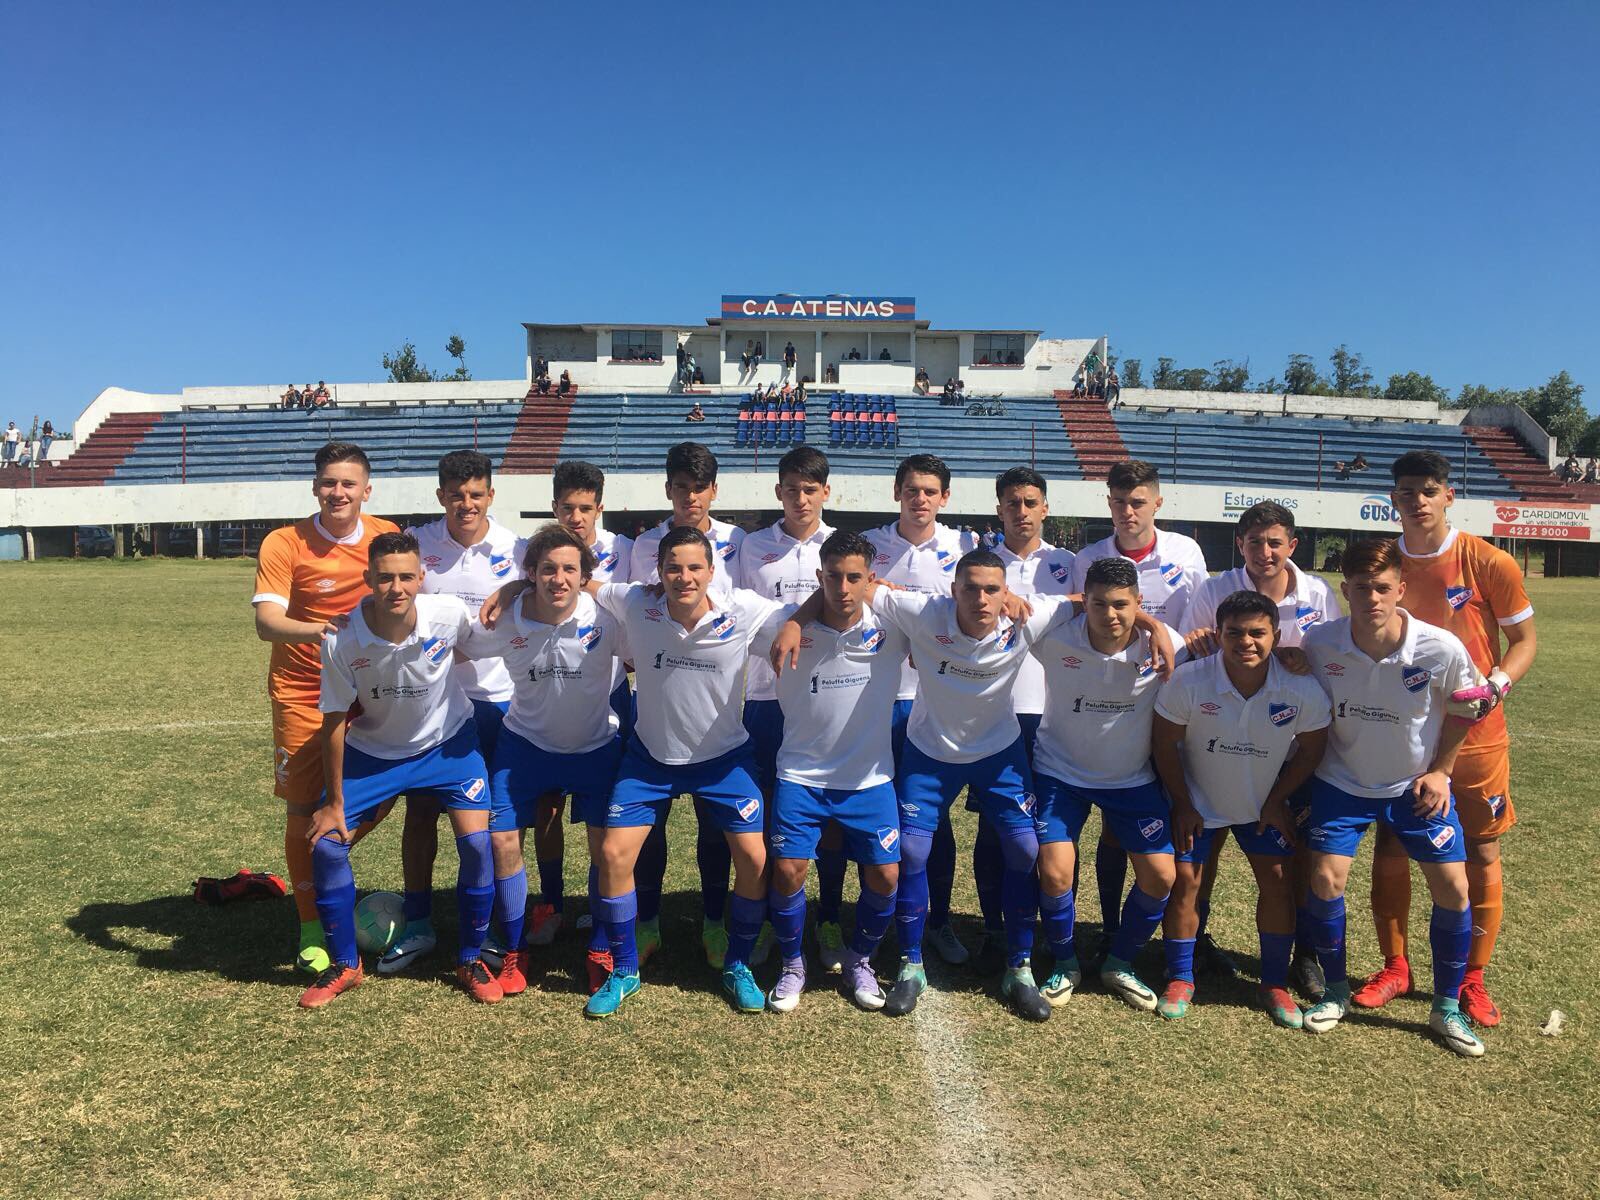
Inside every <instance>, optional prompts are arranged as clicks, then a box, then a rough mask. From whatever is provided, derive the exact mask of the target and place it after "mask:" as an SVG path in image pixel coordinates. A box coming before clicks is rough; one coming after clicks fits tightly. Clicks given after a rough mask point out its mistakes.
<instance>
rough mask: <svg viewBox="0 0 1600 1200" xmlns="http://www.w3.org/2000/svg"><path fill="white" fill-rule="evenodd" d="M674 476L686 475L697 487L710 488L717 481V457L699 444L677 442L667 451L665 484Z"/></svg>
mask: <svg viewBox="0 0 1600 1200" xmlns="http://www.w3.org/2000/svg"><path fill="white" fill-rule="evenodd" d="M674 475H687V476H688V477H689V478H690V479H692V480H694V482H695V485H696V486H697V487H710V486H711V485H712V484H713V483H715V482H716V481H717V456H716V455H715V454H713V453H711V451H709V450H707V449H706V448H705V447H704V446H702V445H701V444H700V443H699V442H679V443H678V444H677V445H676V446H674V447H672V449H670V450H668V451H667V482H668V483H671V482H672V477H673V476H674Z"/></svg>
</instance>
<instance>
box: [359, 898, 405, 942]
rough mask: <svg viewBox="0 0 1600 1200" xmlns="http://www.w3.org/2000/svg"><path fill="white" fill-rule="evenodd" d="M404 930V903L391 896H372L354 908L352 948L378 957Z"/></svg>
mask: <svg viewBox="0 0 1600 1200" xmlns="http://www.w3.org/2000/svg"><path fill="white" fill-rule="evenodd" d="M405 927H406V916H405V901H404V900H402V899H401V898H400V896H399V894H398V893H395V892H373V893H372V895H370V896H367V897H365V898H363V899H362V901H361V902H360V903H359V904H357V905H356V945H357V946H359V947H361V949H362V950H364V951H366V952H367V953H368V954H382V953H383V952H384V951H385V950H387V949H388V948H389V947H390V946H392V945H394V940H395V938H397V937H399V936H400V931H401V930H402V929H404V928H405Z"/></svg>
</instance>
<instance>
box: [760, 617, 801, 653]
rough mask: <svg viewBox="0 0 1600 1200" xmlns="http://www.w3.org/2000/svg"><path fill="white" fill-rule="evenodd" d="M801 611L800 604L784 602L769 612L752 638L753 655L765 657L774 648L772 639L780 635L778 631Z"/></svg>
mask: <svg viewBox="0 0 1600 1200" xmlns="http://www.w3.org/2000/svg"><path fill="white" fill-rule="evenodd" d="M799 611H800V606H799V605H798V604H784V605H780V606H779V607H777V608H775V609H774V610H773V611H772V612H770V613H768V614H767V618H766V620H764V621H762V622H761V624H760V625H758V626H757V627H756V631H755V633H754V635H752V637H751V638H750V654H751V656H752V657H755V658H765V657H766V655H767V652H768V651H769V650H771V649H772V640H773V639H774V638H775V637H777V636H778V631H779V630H780V629H782V628H783V627H784V625H785V624H787V623H788V620H789V618H790V617H792V616H794V614H795V613H797V612H799Z"/></svg>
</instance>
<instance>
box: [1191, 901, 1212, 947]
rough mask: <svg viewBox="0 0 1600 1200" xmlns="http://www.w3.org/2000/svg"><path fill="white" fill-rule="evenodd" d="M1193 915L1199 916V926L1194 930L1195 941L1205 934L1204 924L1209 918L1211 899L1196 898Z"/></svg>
mask: <svg viewBox="0 0 1600 1200" xmlns="http://www.w3.org/2000/svg"><path fill="white" fill-rule="evenodd" d="M1194 911H1195V915H1196V916H1197V917H1199V918H1200V928H1199V929H1196V930H1195V931H1194V937H1195V941H1199V940H1200V939H1201V938H1203V937H1205V935H1206V924H1207V922H1209V921H1210V920H1211V901H1209V900H1196V901H1195V904H1194Z"/></svg>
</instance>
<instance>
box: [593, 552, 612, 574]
mask: <svg viewBox="0 0 1600 1200" xmlns="http://www.w3.org/2000/svg"><path fill="white" fill-rule="evenodd" d="M616 565H617V552H616V551H615V550H607V551H606V552H605V553H604V554H602V555H601V556H600V557H599V558H598V559H596V560H595V566H596V567H598V568H599V569H600V570H602V571H604V572H606V573H607V574H610V572H611V568H612V567H614V566H616Z"/></svg>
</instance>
